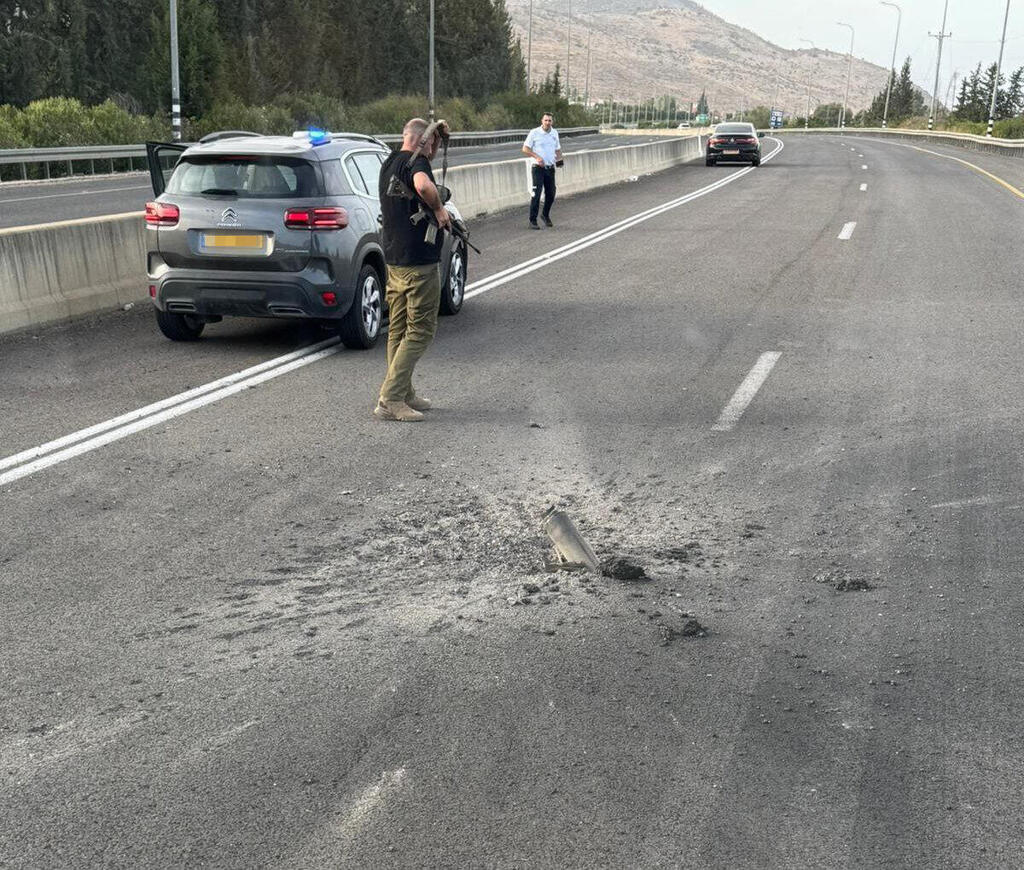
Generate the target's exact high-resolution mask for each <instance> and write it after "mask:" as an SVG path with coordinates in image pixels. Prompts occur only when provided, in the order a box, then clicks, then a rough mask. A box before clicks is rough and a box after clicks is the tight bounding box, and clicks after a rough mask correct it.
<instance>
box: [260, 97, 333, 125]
mask: <svg viewBox="0 0 1024 870" xmlns="http://www.w3.org/2000/svg"><path fill="white" fill-rule="evenodd" d="M274 105H275V106H276V107H278V108H280V109H283V110H284V111H285V112H287V113H288V115H289V117H290V118H291V120H292V130H293V131H294V130H307V129H309V128H310V127H321V128H323V129H324V130H331V131H334V132H337V131H341V130H344V129H345V125H346V123H347V120H346V113H345V107H344V106H343V105H342V103H341V101H340V100H336V99H334V98H333V97H328V96H327V95H326V94H320V93H310V94H282V95H281V96H279V97H278V98H277V99H276V100H274Z"/></svg>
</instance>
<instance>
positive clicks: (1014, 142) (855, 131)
mask: <svg viewBox="0 0 1024 870" xmlns="http://www.w3.org/2000/svg"><path fill="white" fill-rule="evenodd" d="M771 132H772V133H773V134H775V133H787V134H792V133H800V134H808V133H810V134H814V133H831V134H833V135H835V134H842V135H844V136H875V137H878V138H880V139H906V140H909V141H918V142H922V141H925V142H935V143H937V144H946V145H953V146H955V147H957V148H967V149H969V150H971V151H988V152H990V153H993V154H1003V155H1006V156H1009V157H1024V139H996V138H992V139H989V138H988V137H987V136H975V135H973V134H971V133H954V132H951V131H942V130H899V129H896V130H889V129H885V128H883V127H846V128H845V129H841V128H839V127H810V128H808V129H806V130H805V129H804V128H803V127H784V128H782V129H779V130H772V131H771Z"/></svg>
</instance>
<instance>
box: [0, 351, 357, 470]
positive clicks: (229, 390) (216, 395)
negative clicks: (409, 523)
mask: <svg viewBox="0 0 1024 870" xmlns="http://www.w3.org/2000/svg"><path fill="white" fill-rule="evenodd" d="M340 350H341V348H340V347H337V346H335V347H328V348H325V349H324V350H321V351H318V352H317V353H312V354H308V355H306V356H303V357H301V358H299V359H295V360H292V361H291V362H289V363H285V364H284V365H282V366H278V367H277V368H273V369H271V370H270V371H265V372H262V373H261V374H258V375H256V376H255V377H252V378H249V379H248V380H245V381H242V382H241V383H235V384H231V385H230V386H228V387H224V388H223V389H220V390H217V391H216V392H213V393H207V394H206V395H205V396H200V397H199V398H197V399H193V400H192V401H190V402H185V403H183V404H180V405H175V406H174V407H173V408H168V409H167V410H165V411H161V412H160V413H158V414H151V415H150V416H148V417H144V418H143V419H141V420H136V421H135V422H134V423H131V424H129V425H127V426H122V427H121V428H120V429H115V430H113V431H111V432H107V433H105V434H103V435H99V436H97V437H96V438H92V439H90V440H88V441H82V442H81V443H79V444H76V445H74V446H73V447H69V448H67V449H66V450H61V451H60V452H58V453H51V454H50V455H49V456H44V457H43V458H42V459H37V460H35V462H29V463H28V464H27V465H21V466H19V467H18V468H15V469H14V470H13V471H8V472H7V473H6V474H0V486H4V485H5V484H8V483H13V482H14V481H16V480H19V479H20V478H22V477H26V476H28V475H29V474H34V473H35V472H37V471H41V470H42V469H44V468H48V467H49V466H51V465H56V464H58V463H59V462H66V461H67V460H68V459H73V458H74V457H76V456H80V455H81V454H83V453H88V452H89V451H90V450H95V449H96V448H98V447H103V446H105V445H107V444H111V443H113V442H114V441H119V440H120V439H122V438H126V437H128V436H129V435H133V434H134V433H136V432H141V431H142V430H143V429H149V428H150V427H151V426H156V425H157V424H159V423H163V422H164V421H165V420H171V419H173V418H174V417H180V416H181V415H182V414H187V413H188V412H189V411H194V410H196V409H197V408H202V407H203V406H204V405H210V404H213V403H214V402H217V401H220V400H221V399H226V398H227V397H228V396H233V395H234V394H235V393H240V392H242V390H247V389H249V388H250V387H254V386H256V385H257V384H261V383H263V382H264V381H269V380H270V379H271V378H276V377H279V376H280V375H283V374H286V373H287V372H290V371H294V370H295V369H299V368H302V367H303V366H308V365H310V364H311V363H315V362H318V361H319V360H322V359H326V358H327V357H329V356H331V355H332V354H336V353H338V351H340Z"/></svg>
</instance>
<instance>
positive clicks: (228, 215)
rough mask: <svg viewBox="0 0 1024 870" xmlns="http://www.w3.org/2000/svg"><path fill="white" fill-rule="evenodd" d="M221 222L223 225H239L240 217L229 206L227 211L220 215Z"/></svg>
mask: <svg viewBox="0 0 1024 870" xmlns="http://www.w3.org/2000/svg"><path fill="white" fill-rule="evenodd" d="M220 222H221V223H222V224H237V223H238V215H237V214H236V213H235V210H234V209H233V208H231V207H230V206H228V207H227V208H226V209H224V211H222V212H221V213H220Z"/></svg>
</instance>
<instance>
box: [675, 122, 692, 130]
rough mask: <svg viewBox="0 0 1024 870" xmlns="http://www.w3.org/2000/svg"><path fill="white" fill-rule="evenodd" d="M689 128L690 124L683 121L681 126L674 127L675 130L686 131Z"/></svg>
mask: <svg viewBox="0 0 1024 870" xmlns="http://www.w3.org/2000/svg"><path fill="white" fill-rule="evenodd" d="M689 128H690V122H689V121H683V123H682V124H680V125H679V126H678V127H676V129H677V130H688V129H689Z"/></svg>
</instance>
